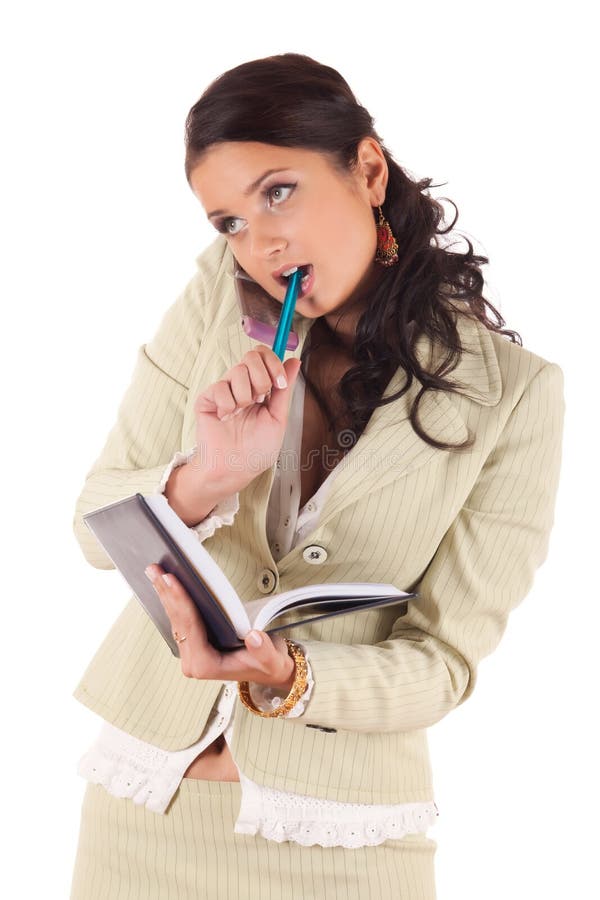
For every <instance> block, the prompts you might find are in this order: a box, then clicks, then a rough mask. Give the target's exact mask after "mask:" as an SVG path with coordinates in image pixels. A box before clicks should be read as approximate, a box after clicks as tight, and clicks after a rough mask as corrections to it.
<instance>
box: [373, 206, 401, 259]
mask: <svg viewBox="0 0 600 900" xmlns="http://www.w3.org/2000/svg"><path fill="white" fill-rule="evenodd" d="M375 262H378V263H380V264H381V265H382V266H394V265H396V263H397V262H398V242H397V240H396V238H395V237H394V235H393V233H392V229H391V228H390V223H389V222H388V220H387V219H386V218H384V215H383V213H382V211H381V206H380V207H379V222H378V223H377V252H376V254H375Z"/></svg>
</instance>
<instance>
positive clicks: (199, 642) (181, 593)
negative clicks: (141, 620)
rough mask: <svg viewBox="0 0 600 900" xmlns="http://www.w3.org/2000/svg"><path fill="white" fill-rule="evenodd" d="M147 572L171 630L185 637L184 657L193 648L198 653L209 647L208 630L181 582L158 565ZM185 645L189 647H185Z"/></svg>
mask: <svg viewBox="0 0 600 900" xmlns="http://www.w3.org/2000/svg"><path fill="white" fill-rule="evenodd" d="M145 571H146V575H147V577H148V578H149V579H150V581H151V582H152V585H153V587H154V590H155V591H156V593H157V594H158V598H159V600H160V602H161V603H162V605H163V608H164V610H165V612H166V614H167V616H168V618H169V622H170V623H171V630H172V631H173V632H177V634H179V635H180V636H182V637H185V641H182V643H181V645H180V647H179V649H180V653H182V655H183V651H184V650H185V651H186V652H189V649H190V648H193V650H194V651H196V650H202V649H203V648H205V647H206V646H209V645H208V639H207V636H206V628H205V626H204V622H203V621H202V618H201V616H200V613H199V612H198V609H197V607H196V604H195V603H194V601H193V600H192V598H191V597H190V595H189V594H188V592H187V591H186V590H185V588H184V587H183V585H182V584H181V583H180V581H179V580H178V579H177V578H176V577H175V576H174V575H171V574H167V573H165V572H163V570H162V568H161V567H160V566H158V565H151V566H148V567H147V568H146V570H145ZM184 644H187V646H186V647H184Z"/></svg>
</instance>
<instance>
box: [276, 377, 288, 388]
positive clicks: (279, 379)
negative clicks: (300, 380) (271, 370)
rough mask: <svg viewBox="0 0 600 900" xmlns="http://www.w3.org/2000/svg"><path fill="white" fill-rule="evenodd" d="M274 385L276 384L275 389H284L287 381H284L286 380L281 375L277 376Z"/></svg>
mask: <svg viewBox="0 0 600 900" xmlns="http://www.w3.org/2000/svg"><path fill="white" fill-rule="evenodd" d="M276 384H277V387H280V388H285V387H287V380H286V378H284V376H283V375H278V376H277V381H276Z"/></svg>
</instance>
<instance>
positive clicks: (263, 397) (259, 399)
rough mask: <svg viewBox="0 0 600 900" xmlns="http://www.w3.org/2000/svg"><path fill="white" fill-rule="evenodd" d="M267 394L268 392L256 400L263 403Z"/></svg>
mask: <svg viewBox="0 0 600 900" xmlns="http://www.w3.org/2000/svg"><path fill="white" fill-rule="evenodd" d="M266 396H267V395H266V394H261V395H260V397H257V398H256V402H257V403H262V402H263V400H264V399H265V397H266Z"/></svg>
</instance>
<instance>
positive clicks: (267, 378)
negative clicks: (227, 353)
mask: <svg viewBox="0 0 600 900" xmlns="http://www.w3.org/2000/svg"><path fill="white" fill-rule="evenodd" d="M243 362H244V364H245V365H246V367H247V369H248V375H249V378H250V382H251V385H252V396H253V398H254V400H255V401H256V402H258V403H261V402H262V401H263V400H264V399H265V396H266V394H268V393H269V391H270V390H271V389H272V387H273V383H274V382H273V379H272V378H271V375H270V373H269V370H268V368H267V366H266V365H265V361H264V359H263V355H262V353H260V352H259V351H258V350H249V351H248V352H247V353H246V354H245V355H244V358H243Z"/></svg>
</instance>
